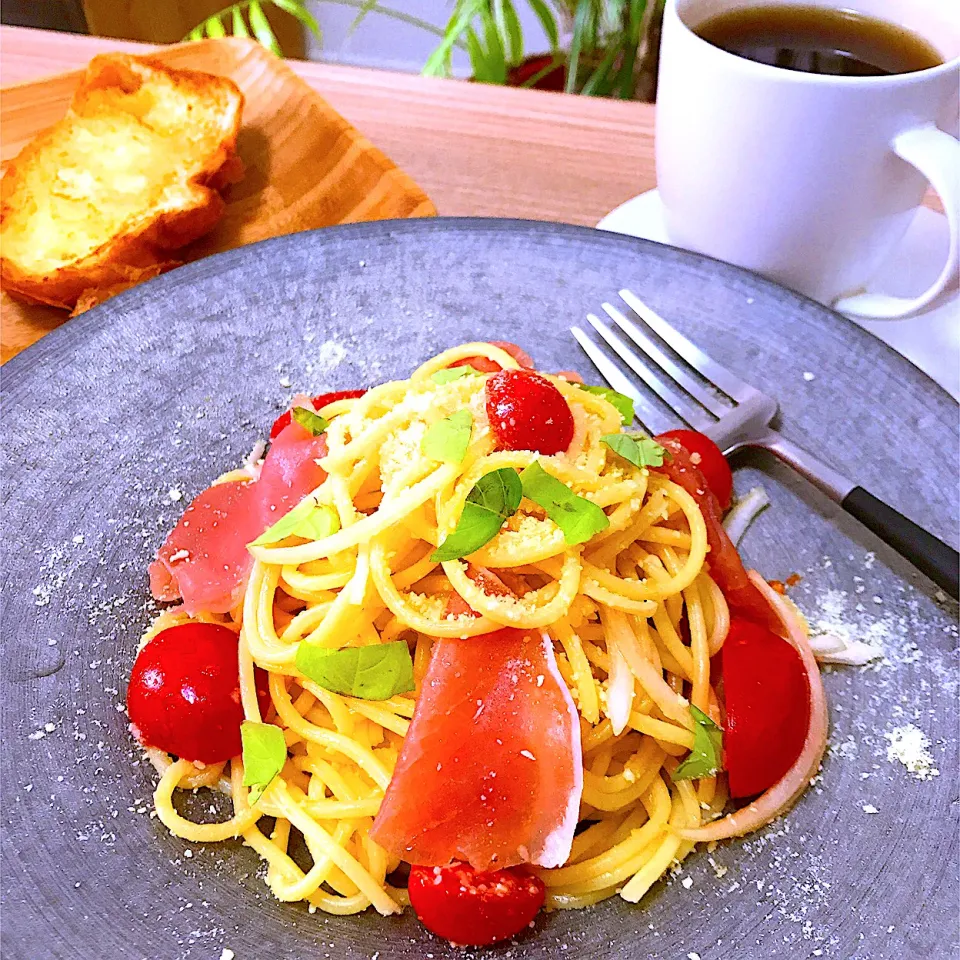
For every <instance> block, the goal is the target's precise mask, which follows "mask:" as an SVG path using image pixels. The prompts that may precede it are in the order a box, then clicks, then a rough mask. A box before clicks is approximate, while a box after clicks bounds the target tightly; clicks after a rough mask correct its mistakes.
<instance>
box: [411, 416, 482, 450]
mask: <svg viewBox="0 0 960 960" xmlns="http://www.w3.org/2000/svg"><path fill="white" fill-rule="evenodd" d="M472 432H473V414H471V413H470V411H469V410H458V411H457V412H456V413H454V414H452V415H451V416H449V417H444V418H443V420H438V421H437V422H436V423H435V424H433V425H432V426H431V427H430V428H429V429H428V430H427V432H426V435H425V436H424V438H423V442H422V443H421V444H420V449H421V450H422V451H423V452H424V454H425V455H426V456H428V457H429V458H430V459H431V460H440V461H442V462H444V463H461V462H462V461H463V458H464V457H465V456H466V453H467V447H468V446H469V445H470V435H471V434H472Z"/></svg>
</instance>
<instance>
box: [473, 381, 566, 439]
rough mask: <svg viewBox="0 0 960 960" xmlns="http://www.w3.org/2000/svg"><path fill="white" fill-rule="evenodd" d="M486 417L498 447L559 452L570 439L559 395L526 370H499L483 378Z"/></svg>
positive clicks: (551, 385) (564, 408)
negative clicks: (485, 391)
mask: <svg viewBox="0 0 960 960" xmlns="http://www.w3.org/2000/svg"><path fill="white" fill-rule="evenodd" d="M486 389H487V418H488V419H489V421H490V428H491V430H493V435H494V437H495V438H496V441H497V449H498V450H535V451H536V452H537V453H543V454H551V453H560V451H561V450H566V449H567V447H569V446H570V441H571V440H573V414H572V413H571V412H570V407H569V406H568V405H567V401H566V400H564V399H563V394H562V393H561V392H560V391H559V390H558V389H557V388H556V387H555V386H554V385H553V384H552V383H551V382H550V381H549V380H547V378H546V377H541V376H540V374H539V373H533V372H532V371H530V370H501V371H500V372H499V373H495V374H494V375H493V376H492V377H490V378H489V379H488V380H487V385H486Z"/></svg>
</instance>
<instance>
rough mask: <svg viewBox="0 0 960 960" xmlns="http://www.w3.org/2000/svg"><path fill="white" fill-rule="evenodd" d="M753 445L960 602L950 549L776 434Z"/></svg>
mask: <svg viewBox="0 0 960 960" xmlns="http://www.w3.org/2000/svg"><path fill="white" fill-rule="evenodd" d="M721 422H722V421H721ZM757 445H758V446H762V447H765V448H766V449H767V450H769V451H770V452H771V453H773V454H775V455H776V456H777V457H779V458H780V459H781V460H783V461H784V463H788V464H790V466H791V467H793V468H794V470H796V471H797V472H798V473H800V474H801V475H803V476H804V477H806V478H807V479H808V480H809V481H810V482H811V483H812V484H813V485H814V486H815V487H819V488H820V489H821V490H822V491H823V492H824V493H825V494H826V495H827V496H828V497H830V499H831V500H833V501H834V502H835V503H839V504H840V506H841V507H843V509H844V510H846V511H847V513H849V514H850V515H851V516H852V517H856V519H857V520H859V521H860V522H861V523H862V524H863V525H864V526H865V527H867V529H869V530H871V531H872V532H873V533H875V534H876V535H877V536H878V537H879V538H880V539H881V540H883V542H884V543H886V544H888V545H889V546H891V547H893V549H894V550H896V551H897V552H898V553H899V554H900V556H902V557H904V558H905V559H907V560H909V561H910V562H911V563H912V564H913V565H914V566H915V567H916V568H917V569H918V570H919V571H920V572H921V573H923V574H925V575H926V576H928V577H929V578H930V579H931V580H932V581H933V582H934V583H935V584H936V585H937V586H938V587H940V588H941V589H942V590H944V591H945V592H946V593H948V594H950V596H951V597H953V599H954V600H957V599H960V596H958V594H960V583H958V579H960V555H958V554H957V551H956V550H954V549H953V547H949V546H947V544H945V543H944V542H943V541H942V540H938V539H937V538H936V537H935V536H934V535H933V534H932V533H928V532H927V531H926V530H924V529H923V527H921V526H918V525H917V524H916V523H914V522H913V521H912V520H910V519H908V518H907V517H905V516H904V515H903V514H902V513H898V512H897V511H896V510H894V509H893V507H891V506H890V505H889V504H887V503H884V502H883V501H882V500H880V499H879V498H877V497H875V496H874V495H873V494H872V493H870V492H869V491H868V490H864V488H863V487H860V486H857V484H855V483H853V482H852V481H851V480H849V479H848V478H847V477H845V476H843V474H841V473H838V472H837V471H836V470H834V469H833V467H831V466H829V465H828V464H825V463H823V462H822V461H821V460H818V459H817V458H816V457H815V456H814V455H813V454H812V453H809V452H808V451H807V450H804V449H803V448H802V447H799V446H797V445H796V444H795V443H793V442H792V441H790V440H787V439H786V438H785V437H784V436H782V435H781V434H779V433H777V432H776V431H774V430H767V431H766V432H765V433H764V434H763V436H762V437H761V438H759V440H758V441H757Z"/></svg>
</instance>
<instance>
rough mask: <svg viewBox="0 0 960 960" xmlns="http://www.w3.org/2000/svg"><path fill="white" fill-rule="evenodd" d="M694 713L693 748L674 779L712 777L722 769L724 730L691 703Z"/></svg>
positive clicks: (674, 774)
mask: <svg viewBox="0 0 960 960" xmlns="http://www.w3.org/2000/svg"><path fill="white" fill-rule="evenodd" d="M690 712H691V713H692V714H693V719H694V727H693V749H692V750H691V751H690V755H689V756H688V757H687V759H686V760H684V761H683V763H681V764H680V766H679V767H677V769H676V770H674V771H673V779H674V780H693V779H698V778H699V777H711V776H713V774H715V773H716V772H717V771H718V770H719V769H720V757H721V756H722V752H723V731H722V730H721V729H720V728H719V727H718V726H717V725H716V724H715V723H714V722H713V721H712V720H711V719H710V718H709V717H708V716H707V715H706V714H705V713H704V712H703V711H702V710H698V709H697V708H696V707H695V706H693V704H691V705H690Z"/></svg>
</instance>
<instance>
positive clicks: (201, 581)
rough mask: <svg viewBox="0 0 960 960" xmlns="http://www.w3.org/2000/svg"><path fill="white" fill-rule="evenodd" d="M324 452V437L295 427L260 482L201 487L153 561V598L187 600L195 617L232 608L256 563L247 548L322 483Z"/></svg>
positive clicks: (282, 437)
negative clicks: (196, 614)
mask: <svg viewBox="0 0 960 960" xmlns="http://www.w3.org/2000/svg"><path fill="white" fill-rule="evenodd" d="M326 454H327V441H326V437H325V436H324V435H322V434H321V435H320V436H319V437H315V436H313V435H312V434H311V433H310V432H309V431H308V430H306V429H304V428H303V427H302V426H301V425H300V424H299V423H296V422H294V423H291V424H290V425H289V426H288V427H285V428H284V430H283V431H282V432H281V433H280V434H279V435H278V436H277V437H276V439H275V440H274V441H273V442H272V444H271V445H270V452H269V453H268V454H267V458H266V460H265V461H264V463H263V467H262V469H261V471H260V476H259V478H258V479H257V480H255V481H250V482H248V483H221V484H218V485H216V486H214V487H210V488H208V489H207V490H204V491H203V493H201V494H200V495H199V496H198V497H197V498H196V499H195V500H194V501H193V502H192V503H191V504H190V506H189V507H187V509H186V510H185V511H184V512H183V516H182V517H181V518H180V521H179V523H178V524H177V525H176V527H174V529H173V531H172V532H171V533H170V535H169V536H168V537H167V540H166V542H165V543H164V545H163V546H162V547H161V548H160V550H159V551H158V552H157V559H156V560H154V562H153V563H152V564H150V591H151V592H152V593H153V595H154V597H155V598H156V599H157V600H162V601H167V602H169V601H172V600H178V599H182V600H183V606H184V609H185V610H186V611H187V613H189V614H191V615H193V614H194V613H197V612H198V611H200V610H206V611H209V612H210V613H226V612H227V611H228V610H231V609H232V608H233V607H235V606H236V605H237V604H238V603H239V602H240V600H241V598H242V596H243V590H244V587H245V586H246V582H247V578H248V577H249V575H250V568H251V567H252V565H253V558H252V557H251V556H250V553H249V551H248V550H247V544H248V543H250V541H251V540H255V539H256V538H257V537H258V536H260V534H261V533H263V531H264V530H266V529H267V527H269V526H272V525H273V524H274V523H276V522H277V520H279V519H280V518H281V517H282V516H283V515H284V514H285V513H287V512H289V511H290V510H291V509H293V507H295V506H296V505H297V504H298V503H299V502H300V501H301V500H302V499H303V498H304V497H305V496H306V495H307V494H308V493H309V492H310V491H311V490H313V489H315V488H316V487H318V486H320V484H321V483H323V481H324V480H325V479H326V473H325V472H324V471H323V470H322V469H321V467H320V466H319V464H318V463H317V460H320V459H322V458H323V457H325V456H326Z"/></svg>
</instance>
